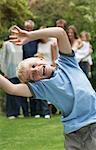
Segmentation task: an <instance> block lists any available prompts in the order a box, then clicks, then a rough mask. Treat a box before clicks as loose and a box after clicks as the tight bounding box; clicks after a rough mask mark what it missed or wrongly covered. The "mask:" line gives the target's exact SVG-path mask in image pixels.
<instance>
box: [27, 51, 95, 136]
mask: <svg viewBox="0 0 96 150" xmlns="http://www.w3.org/2000/svg"><path fill="white" fill-rule="evenodd" d="M28 86H29V88H30V90H31V92H32V94H34V96H35V97H36V98H37V99H44V100H45V99H46V100H48V101H50V102H51V103H52V104H54V105H55V106H56V107H57V108H58V109H59V110H61V111H62V112H63V114H64V115H63V116H62V123H63V125H64V131H65V133H71V132H73V131H76V130H78V129H80V128H81V127H83V126H86V125H88V124H90V123H94V122H96V93H95V91H94V90H93V88H92V86H91V84H90V82H89V81H88V79H87V77H86V75H85V74H84V73H83V71H82V70H81V69H80V67H79V65H78V63H77V61H76V58H75V54H74V52H73V53H72V55H70V56H68V55H64V54H60V56H59V58H58V60H57V68H56V70H55V72H54V73H53V75H52V77H51V78H50V79H44V80H41V81H36V82H35V83H31V82H29V83H28Z"/></svg>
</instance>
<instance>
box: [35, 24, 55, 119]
mask: <svg viewBox="0 0 96 150" xmlns="http://www.w3.org/2000/svg"><path fill="white" fill-rule="evenodd" d="M43 28H47V27H46V26H41V27H40V29H43ZM56 45H57V39H56V38H51V37H50V38H43V39H40V40H39V43H38V49H37V56H38V57H43V58H44V59H45V60H46V61H47V62H48V63H49V64H50V65H52V66H55V65H56V63H55V60H56V58H57V49H56ZM40 104H41V107H42V111H43V115H44V116H45V118H50V115H51V113H52V104H51V103H50V102H48V103H47V101H40ZM48 106H49V108H48ZM49 110H50V111H49Z"/></svg>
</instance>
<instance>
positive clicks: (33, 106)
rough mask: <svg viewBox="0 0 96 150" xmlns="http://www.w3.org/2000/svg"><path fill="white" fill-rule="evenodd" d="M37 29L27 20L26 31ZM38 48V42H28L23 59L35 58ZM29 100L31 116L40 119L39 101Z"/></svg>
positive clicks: (25, 45) (32, 22)
mask: <svg viewBox="0 0 96 150" xmlns="http://www.w3.org/2000/svg"><path fill="white" fill-rule="evenodd" d="M34 28H35V23H34V21H33V20H26V21H25V22H24V29H25V30H27V31H33V30H34ZM37 46H38V40H34V41H31V42H28V43H27V44H24V45H23V59H26V58H30V57H34V55H35V54H36V53H37ZM27 99H28V100H29V112H30V115H31V116H33V117H37V118H39V117H40V116H38V114H39V112H40V108H39V103H38V101H37V100H35V99H33V98H32V97H31V98H27Z"/></svg>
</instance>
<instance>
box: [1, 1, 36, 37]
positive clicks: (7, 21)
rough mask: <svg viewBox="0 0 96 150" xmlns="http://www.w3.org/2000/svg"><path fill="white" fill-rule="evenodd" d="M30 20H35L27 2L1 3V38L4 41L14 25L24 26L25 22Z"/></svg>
mask: <svg viewBox="0 0 96 150" xmlns="http://www.w3.org/2000/svg"><path fill="white" fill-rule="evenodd" d="M26 8H27V9H26ZM28 18H32V19H33V14H32V12H30V10H29V8H28V3H27V2H26V0H19V1H18V0H15V1H12V0H2V1H0V33H1V34H0V38H1V39H4V37H6V36H7V35H8V29H9V28H10V27H11V26H12V25H14V24H17V25H19V26H23V24H24V21H25V20H26V19H28Z"/></svg>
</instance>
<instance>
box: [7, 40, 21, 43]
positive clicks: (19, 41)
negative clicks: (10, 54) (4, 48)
mask: <svg viewBox="0 0 96 150" xmlns="http://www.w3.org/2000/svg"><path fill="white" fill-rule="evenodd" d="M9 41H10V42H13V43H15V44H17V43H21V40H19V39H10V40H9Z"/></svg>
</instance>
